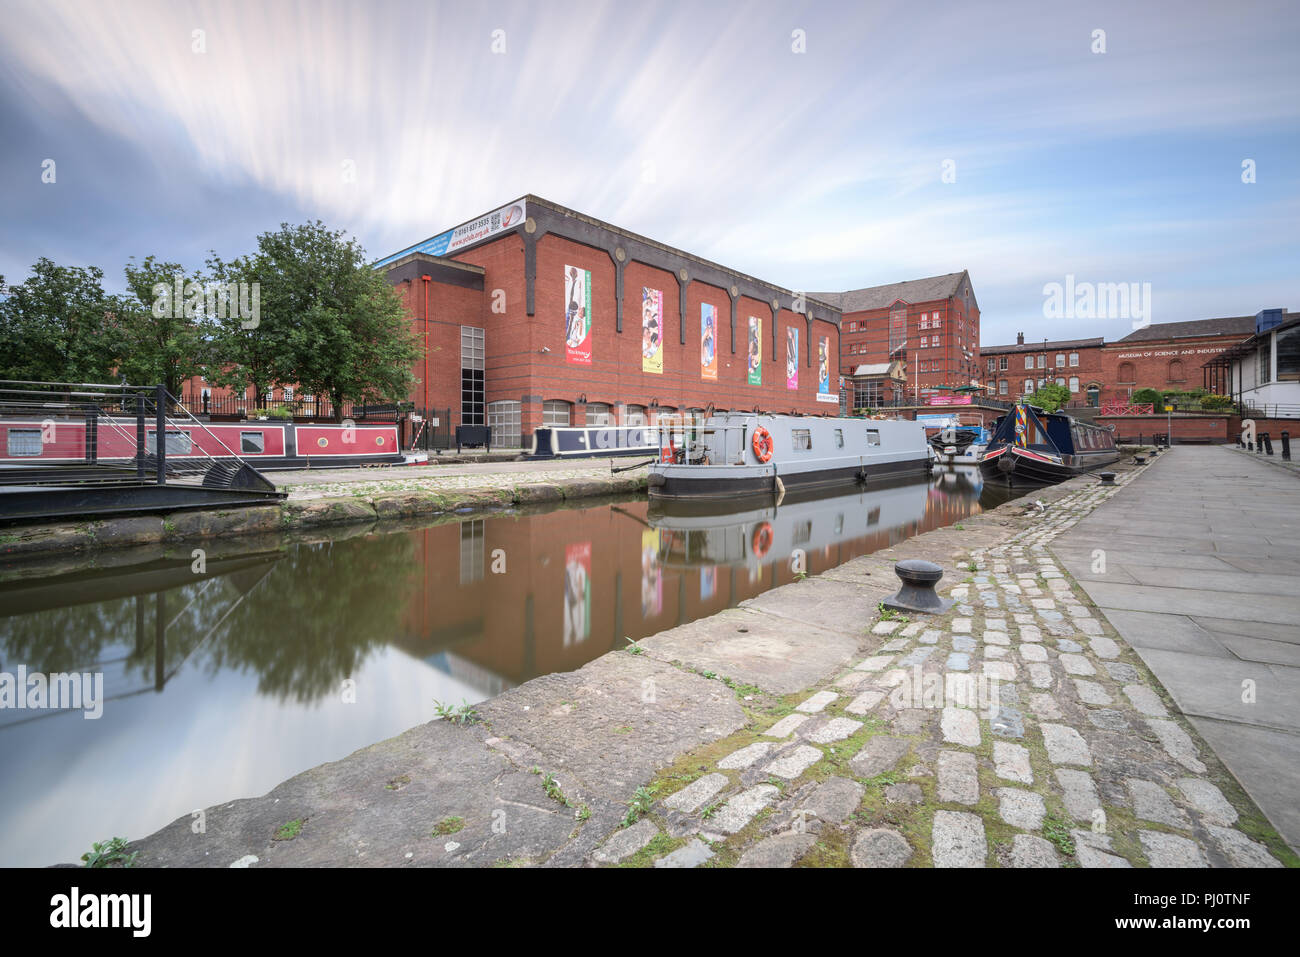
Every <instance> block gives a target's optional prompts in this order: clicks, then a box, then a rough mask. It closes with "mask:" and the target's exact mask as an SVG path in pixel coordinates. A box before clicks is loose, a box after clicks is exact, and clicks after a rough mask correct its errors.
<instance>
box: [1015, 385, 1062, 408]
mask: <svg viewBox="0 0 1300 957" xmlns="http://www.w3.org/2000/svg"><path fill="white" fill-rule="evenodd" d="M1025 401H1026V402H1028V403H1029V404H1030V405H1035V406H1038V408H1040V409H1042V410H1043V411H1044V412H1055V411H1056V410H1057V409H1059V408H1060V407H1061V406H1063V405H1065V403H1067V402H1069V401H1070V390H1069V389H1067V388H1066V387H1065V386H1063V385H1057V384H1056V383H1054V382H1049V383H1048V384H1046V385H1044V386H1041V387H1039V389H1038V391H1037V392H1035V393H1034V394H1033V395H1031V396H1029V397H1027V398H1026V399H1025Z"/></svg>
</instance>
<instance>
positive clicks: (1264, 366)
mask: <svg viewBox="0 0 1300 957" xmlns="http://www.w3.org/2000/svg"><path fill="white" fill-rule="evenodd" d="M1271 346H1272V343H1269V342H1266V343H1264V344H1263V345H1262V346H1260V348H1259V384H1260V385H1267V384H1268V383H1269V382H1272V381H1273V368H1272V365H1273V355H1272V352H1273V350H1272V348H1271Z"/></svg>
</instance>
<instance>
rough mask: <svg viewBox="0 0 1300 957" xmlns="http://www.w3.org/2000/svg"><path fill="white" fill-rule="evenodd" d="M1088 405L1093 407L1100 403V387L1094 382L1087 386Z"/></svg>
mask: <svg viewBox="0 0 1300 957" xmlns="http://www.w3.org/2000/svg"><path fill="white" fill-rule="evenodd" d="M1088 405H1090V406H1091V407H1092V408H1094V409H1095V408H1097V407H1098V406H1099V405H1101V388H1100V387H1099V386H1097V385H1096V384H1093V385H1090V386H1088Z"/></svg>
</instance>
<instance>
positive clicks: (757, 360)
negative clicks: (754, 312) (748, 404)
mask: <svg viewBox="0 0 1300 957" xmlns="http://www.w3.org/2000/svg"><path fill="white" fill-rule="evenodd" d="M749 384H750V385H762V384H763V320H762V319H759V318H758V317H757V316H750V317H749Z"/></svg>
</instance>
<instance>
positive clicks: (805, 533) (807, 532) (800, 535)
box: [794, 519, 812, 545]
mask: <svg viewBox="0 0 1300 957" xmlns="http://www.w3.org/2000/svg"><path fill="white" fill-rule="evenodd" d="M811 541H812V519H808V520H807V521H805V522H800V523H799V524H797V525H795V527H794V544H796V545H803V544H806V543H807V542H811Z"/></svg>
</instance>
